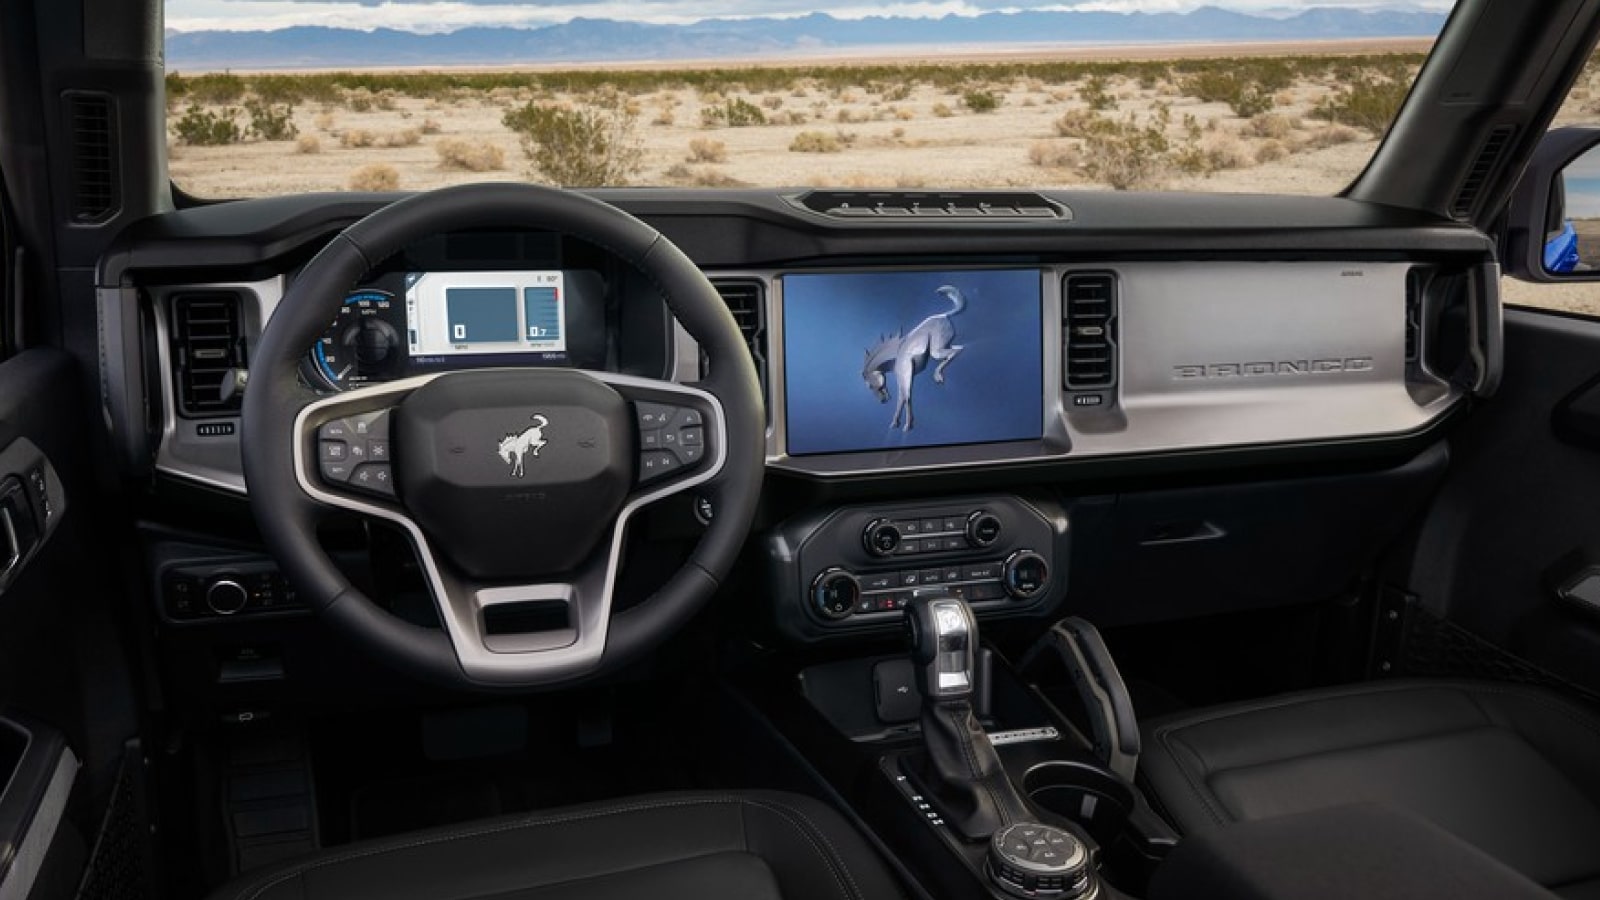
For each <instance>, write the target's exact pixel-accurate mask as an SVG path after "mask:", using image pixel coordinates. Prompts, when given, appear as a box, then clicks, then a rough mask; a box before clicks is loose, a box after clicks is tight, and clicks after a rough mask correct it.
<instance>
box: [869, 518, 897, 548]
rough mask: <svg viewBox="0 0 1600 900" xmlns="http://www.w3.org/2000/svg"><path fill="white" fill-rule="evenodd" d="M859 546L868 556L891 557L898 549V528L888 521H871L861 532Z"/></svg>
mask: <svg viewBox="0 0 1600 900" xmlns="http://www.w3.org/2000/svg"><path fill="white" fill-rule="evenodd" d="M861 546H862V547H865V548H866V551H867V554H868V555H870V556H879V557H882V556H892V555H894V551H896V550H898V549H899V548H900V527H899V526H898V525H896V524H894V523H893V522H891V521H889V520H888V519H873V520H872V521H871V522H869V523H867V527H866V529H865V530H864V531H862V532H861Z"/></svg>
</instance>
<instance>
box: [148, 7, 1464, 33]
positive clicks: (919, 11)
mask: <svg viewBox="0 0 1600 900" xmlns="http://www.w3.org/2000/svg"><path fill="white" fill-rule="evenodd" d="M1206 5H1209V6H1221V7H1224V8H1227V9H1233V10H1238V11H1240V12H1250V13H1259V14H1268V15H1289V14H1293V13H1295V12H1298V11H1300V10H1303V9H1308V8H1311V7H1314V6H1315V7H1342V8H1347V9H1393V8H1404V9H1422V10H1433V11H1445V10H1448V9H1449V8H1450V6H1451V0H1409V2H1397V0H1300V2H1296V0H1210V2H1206V0H1054V2H1048V3H1028V2H1018V0H898V2H889V3H872V2H865V0H843V2H837V3H830V2H826V0H824V2H821V3H819V2H818V0H166V26H167V28H169V29H173V30H176V31H207V30H226V31H255V30H269V29H275V28H287V27H290V26H295V25H324V26H328V27H334V28H360V29H372V28H396V29H401V30H404V31H415V32H423V33H430V32H442V31H454V30H456V29H458V28H469V27H477V26H513V27H538V26H543V25H556V24H560V23H563V22H567V21H569V20H571V19H573V18H577V17H584V18H592V19H616V20H619V21H634V22H651V23H658V24H675V25H682V24H688V23H691V22H696V21H699V20H701V19H710V18H749V17H754V16H799V15H805V14H807V13H813V12H825V13H828V14H830V15H832V16H834V17H836V18H841V19H852V18H862V17H865V16H874V15H876V16H915V17H938V16H945V15H952V14H953V15H967V16H972V15H979V14H981V13H985V12H995V11H1018V10H1066V9H1076V10H1093V11H1100V12H1189V11H1191V10H1193V9H1195V8H1197V7H1200V6H1206Z"/></svg>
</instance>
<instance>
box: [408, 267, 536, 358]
mask: <svg viewBox="0 0 1600 900" xmlns="http://www.w3.org/2000/svg"><path fill="white" fill-rule="evenodd" d="M566 325H567V313H566V285H565V276H564V273H562V272H559V271H542V272H540V271H522V272H417V273H411V274H408V275H407V276H406V328H407V339H408V341H409V344H410V349H411V356H412V357H413V358H417V357H444V356H462V355H468V354H488V353H536V354H541V355H544V356H545V357H547V358H554V357H562V358H564V357H565V355H566V351H567V332H566Z"/></svg>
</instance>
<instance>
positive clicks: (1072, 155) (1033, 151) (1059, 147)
mask: <svg viewBox="0 0 1600 900" xmlns="http://www.w3.org/2000/svg"><path fill="white" fill-rule="evenodd" d="M1028 162H1031V163H1033V164H1034V165H1036V166H1043V167H1044V168H1047V169H1075V168H1077V167H1078V166H1079V165H1081V164H1082V163H1083V152H1082V151H1081V150H1079V149H1078V146H1077V145H1076V144H1073V143H1069V142H1067V141H1034V142H1033V143H1032V144H1030V145H1029V146H1028Z"/></svg>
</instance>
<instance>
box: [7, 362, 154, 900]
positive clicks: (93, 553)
mask: <svg viewBox="0 0 1600 900" xmlns="http://www.w3.org/2000/svg"><path fill="white" fill-rule="evenodd" d="M76 372H77V369H76V365H75V363H74V361H73V360H72V358H71V357H69V356H68V355H66V354H64V353H60V352H58V351H53V350H31V351H27V352H24V353H21V354H18V355H17V356H15V357H12V358H11V359H8V360H5V361H4V362H0V785H3V786H4V789H3V791H0V898H7V900H9V898H12V897H18V898H21V897H31V898H35V900H38V898H47V897H70V896H72V893H73V891H74V890H75V888H76V887H77V884H78V881H79V879H80V877H81V876H82V874H83V871H84V867H85V864H86V860H87V857H88V853H89V848H90V846H91V842H92V840H93V838H94V837H95V835H96V832H97V831H98V829H99V825H100V822H101V819H102V815H103V813H104V811H105V810H106V808H107V806H108V805H109V802H110V798H111V795H112V786H113V784H114V783H115V780H116V778H117V775H118V772H119V767H120V766H121V764H122V762H123V758H124V755H125V752H124V751H125V746H126V744H127V742H128V741H129V739H131V738H133V737H135V726H134V723H135V721H136V720H135V716H134V709H135V706H134V703H133V699H132V698H133V694H132V690H131V687H130V685H131V682H132V679H131V678H130V677H129V674H128V669H127V667H126V666H125V665H124V663H123V660H124V655H123V653H122V652H121V642H120V640H119V638H118V635H119V629H118V627H117V626H116V623H115V620H114V616H115V614H116V611H117V610H118V609H121V608H125V605H124V601H123V598H122V596H121V593H120V590H119V587H118V584H119V581H120V579H119V578H117V577H116V572H117V571H118V569H119V565H120V560H119V550H118V548H117V547H116V546H115V542H114V541H108V540H107V535H114V534H116V531H115V530H114V529H113V528H111V527H108V526H109V523H110V520H111V517H110V516H109V515H107V514H106V513H105V510H106V508H107V507H106V504H105V503H104V502H103V501H102V499H101V498H100V497H98V496H97V491H96V486H95V484H94V482H93V481H92V479H91V470H90V467H89V462H90V452H89V450H88V448H87V444H86V437H85V435H86V433H87V428H88V423H89V416H88V412H87V411H88V410H89V409H91V408H92V407H90V406H89V405H88V404H87V395H86V393H85V391H84V390H83V387H82V384H81V382H80V381H79V379H78V378H77V377H76Z"/></svg>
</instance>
